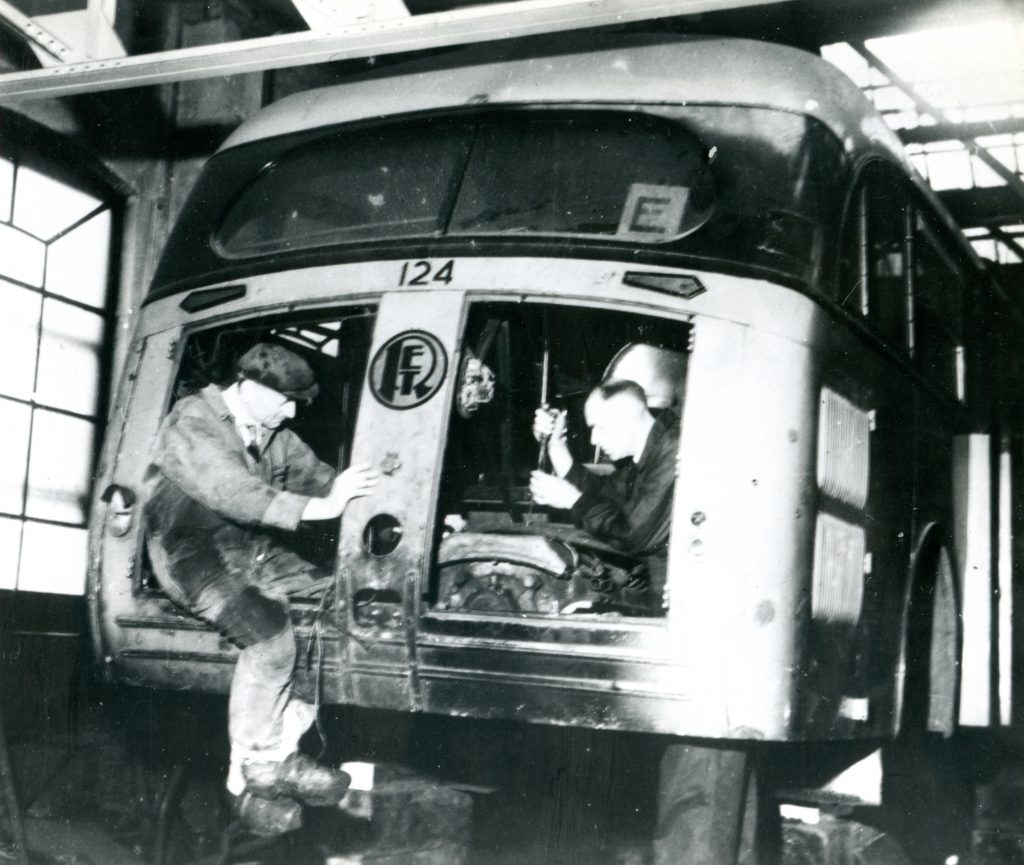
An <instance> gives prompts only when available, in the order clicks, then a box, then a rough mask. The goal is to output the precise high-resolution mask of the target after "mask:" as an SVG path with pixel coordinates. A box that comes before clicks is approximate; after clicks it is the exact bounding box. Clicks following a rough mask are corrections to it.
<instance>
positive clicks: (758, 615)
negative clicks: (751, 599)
mask: <svg viewBox="0 0 1024 865" xmlns="http://www.w3.org/2000/svg"><path fill="white" fill-rule="evenodd" d="M774 619H775V604H773V603H772V602H771V601H761V603H760V604H758V605H757V607H756V608H755V609H754V621H755V622H757V623H758V624H759V625H767V624H769V623H770V622H772V621H774Z"/></svg>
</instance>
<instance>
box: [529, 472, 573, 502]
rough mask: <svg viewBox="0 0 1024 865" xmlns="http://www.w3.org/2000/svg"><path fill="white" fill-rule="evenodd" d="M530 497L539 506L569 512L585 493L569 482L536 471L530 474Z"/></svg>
mask: <svg viewBox="0 0 1024 865" xmlns="http://www.w3.org/2000/svg"><path fill="white" fill-rule="evenodd" d="M530 495H532V496H533V500H534V501H535V502H536V503H537V504H539V505H550V506H551V507H553V508H559V509H560V510H568V509H569V508H571V507H572V506H573V505H574V504H576V501H577V500H578V499H579V497H580V496H581V495H583V493H581V492H580V491H579V490H578V489H576V487H574V486H573V485H572V484H571V483H569V482H568V481H567V480H563V479H562V478H556V477H555V476H554V475H549V474H546V473H545V472H540V471H536V472H532V473H531V474H530Z"/></svg>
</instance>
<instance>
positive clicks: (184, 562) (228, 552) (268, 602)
mask: <svg viewBox="0 0 1024 865" xmlns="http://www.w3.org/2000/svg"><path fill="white" fill-rule="evenodd" d="M236 368H237V379H236V380H235V381H234V382H233V383H232V384H231V385H229V386H228V387H226V388H221V387H219V386H217V385H209V386H207V387H205V388H203V389H202V390H201V391H199V392H198V393H195V394H192V395H191V396H187V397H184V398H182V399H180V400H178V402H176V403H175V405H174V407H173V408H172V409H171V411H170V413H169V414H168V416H167V417H166V418H165V419H164V422H163V424H162V425H161V427H160V431H159V434H158V437H157V443H156V450H155V455H154V457H153V461H152V463H151V464H150V466H149V468H148V470H147V473H146V488H147V493H148V495H147V504H146V520H147V526H148V538H149V552H150V557H151V559H152V561H153V568H154V571H155V572H156V575H157V579H158V580H159V582H160V585H161V587H162V588H163V589H164V590H165V591H166V592H167V594H168V596H169V597H170V598H171V599H172V600H173V601H175V602H176V603H177V604H179V605H180V606H182V607H184V608H185V609H187V610H189V611H190V612H192V613H194V614H195V615H197V616H199V617H200V618H202V619H204V620H206V621H207V622H209V623H211V624H212V625H213V626H214V627H216V628H217V630H218V631H219V632H220V633H221V634H222V635H223V636H224V637H226V638H227V639H229V640H230V641H231V642H233V643H234V644H235V645H236V646H238V647H239V649H240V650H241V651H240V653H239V655H238V663H237V665H236V667H235V672H234V676H233V678H232V681H231V692H230V696H229V700H228V738H229V740H230V744H231V765H230V769H229V771H228V780H227V787H228V792H229V793H230V794H231V796H232V800H233V804H234V806H235V810H236V812H237V814H238V816H239V817H240V818H241V820H242V821H243V823H244V824H245V825H247V826H248V828H249V829H251V830H252V831H254V832H257V833H259V834H263V835H273V834H278V833H281V832H286V831H290V830H292V829H295V828H298V826H299V825H301V822H302V809H301V805H300V801H305V802H306V803H307V804H313V805H335V804H337V802H338V801H340V799H341V798H342V796H343V795H344V793H345V790H346V789H347V786H348V777H347V776H346V775H345V773H344V772H341V771H340V770H334V769H330V768H328V767H325V766H321V765H319V764H317V763H316V762H315V761H313V760H311V759H310V758H308V757H306V756H304V755H302V754H300V753H299V751H298V743H299V739H300V738H301V737H302V734H303V733H304V732H305V731H306V730H307V729H308V728H309V726H310V725H311V724H312V722H313V720H314V716H315V710H314V708H313V706H311V705H310V704H308V703H306V702H304V701H302V700H300V699H298V698H297V697H296V696H293V695H292V693H291V686H292V679H293V676H294V668H295V661H296V646H295V635H294V633H293V631H292V626H291V618H290V616H289V611H288V598H289V597H296V596H302V597H315V596H316V595H317V594H319V593H322V592H323V591H325V590H326V587H327V585H328V584H329V583H330V579H329V578H327V575H326V574H324V573H323V572H321V571H320V570H319V569H318V568H316V566H314V565H313V564H311V563H310V562H307V561H305V560H304V559H303V558H301V557H300V556H299V555H298V554H297V553H295V552H294V551H292V550H290V549H288V548H287V547H285V546H282V545H281V544H280V543H278V542H277V541H276V540H275V539H274V537H273V536H272V531H273V530H278V531H280V530H284V531H295V530H296V529H297V528H298V525H299V523H300V522H302V521H305V520H330V519H334V518H336V517H338V516H340V515H341V513H342V511H344V510H345V507H346V505H347V504H348V502H349V501H350V500H351V499H353V498H356V497H358V496H364V495H367V494H369V493H370V492H371V491H372V490H373V487H374V486H375V485H376V482H377V478H376V475H375V474H374V473H373V472H372V471H371V470H370V469H369V467H368V466H353V467H351V468H349V469H348V470H347V471H345V472H342V473H341V474H340V475H338V474H337V473H336V471H335V470H334V469H333V468H332V467H331V466H329V465H327V464H325V463H323V462H321V461H320V460H319V459H318V458H317V457H316V456H315V455H314V453H313V451H312V450H311V449H310V448H309V447H308V446H307V445H306V444H305V443H304V442H303V441H302V440H301V439H300V438H299V437H298V436H297V435H296V434H295V433H293V432H292V431H291V430H289V429H288V428H287V427H285V426H284V424H285V423H286V422H287V421H288V420H289V419H291V418H293V417H294V416H295V409H296V403H297V402H298V401H302V402H309V401H311V400H312V399H313V398H314V397H315V396H316V394H317V391H318V386H317V384H316V380H315V377H314V375H313V370H312V369H311V368H310V367H309V365H308V364H307V363H306V361H305V360H303V358H301V357H300V356H299V355H298V354H296V353H295V352H293V351H290V350H289V349H287V348H284V347H283V346H281V345H277V344H274V343H258V344H257V345H255V346H253V347H252V348H250V349H249V350H248V351H246V352H245V353H244V354H243V355H242V356H241V357H240V358H239V359H238V361H237V364H236Z"/></svg>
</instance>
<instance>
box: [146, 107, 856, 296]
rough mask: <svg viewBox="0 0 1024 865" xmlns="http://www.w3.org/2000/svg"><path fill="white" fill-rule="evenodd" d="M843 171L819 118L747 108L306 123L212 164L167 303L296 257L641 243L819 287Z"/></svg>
mask: <svg viewBox="0 0 1024 865" xmlns="http://www.w3.org/2000/svg"><path fill="white" fill-rule="evenodd" d="M847 177H848V173H847V171H846V165H845V161H844V157H843V154H842V150H841V148H840V145H839V142H838V141H837V140H836V139H835V137H834V136H832V134H831V133H830V132H829V131H828V130H826V129H825V128H824V127H823V126H821V125H820V124H818V123H817V121H814V120H812V119H810V118H808V117H805V116H803V115H798V114H792V113H789V112H783V111H777V110H772V109H767V108H753V107H749V106H736V105H721V106H719V105H687V106H674V107H664V106H659V107H645V108H644V110H643V111H640V110H635V109H634V110H625V109H623V110H618V111H612V110H608V109H602V110H594V109H591V110H586V109H582V108H566V107H563V106H556V107H543V108H538V107H521V108H515V109H504V110H498V109H480V110H477V111H471V112H464V113H461V114H446V115H438V116H432V117H428V118H417V119H413V120H410V119H399V120H388V121H382V122H380V123H377V124H374V125H373V126H366V125H363V126H360V127H358V128H356V127H352V126H344V127H333V128H329V129H317V130H311V131H305V132H301V133H296V134H294V135H284V136H278V137H276V138H272V139H266V140H263V141H255V142H252V143H250V144H246V145H243V146H240V147H237V148H232V149H229V150H226V151H224V152H223V153H221V154H219V155H217V156H216V157H214V158H213V159H212V160H211V161H210V162H209V163H208V165H207V167H206V168H205V169H204V172H203V174H202V176H201V177H200V179H199V182H198V183H197V185H196V188H195V190H194V192H193V194H192V197H191V198H190V200H189V203H188V206H186V207H185V208H184V209H183V211H182V216H181V218H180V219H179V222H178V224H177V226H176V227H175V230H174V232H173V233H172V235H171V238H170V241H169V242H168V245H167V248H166V250H165V252H164V255H163V257H162V259H161V262H160V266H159V267H158V269H157V274H156V277H155V279H154V285H153V293H154V294H162V293H164V291H165V290H166V289H167V288H170V287H178V286H180V285H181V284H182V283H190V284H192V285H195V284H196V283H197V282H198V281H199V279H200V278H206V279H209V278H212V277H217V278H233V277H237V276H245V275H247V274H252V273H261V272H268V271H274V270H281V269H282V267H283V259H282V256H288V257H289V259H294V260H295V261H296V262H298V261H299V260H301V259H302V258H303V257H305V258H306V259H308V260H314V259H315V260H316V261H318V262H324V261H331V260H341V259H345V258H348V257H350V256H352V255H353V254H356V250H359V249H365V248H366V247H367V245H368V244H374V245H375V248H378V249H383V248H384V247H385V246H387V245H388V244H392V245H395V246H396V247H397V248H400V249H401V250H402V253H401V254H403V255H407V254H408V249H409V242H410V241H416V242H427V243H430V244H432V245H435V244H436V245H443V244H449V243H450V242H452V241H455V242H456V243H459V244H468V250H469V251H470V254H495V253H496V252H501V254H508V251H509V247H510V245H522V244H528V245H529V247H530V250H529V252H528V253H526V254H551V253H557V254H566V253H567V252H572V253H573V254H580V255H593V254H600V255H602V256H606V255H609V254H612V255H615V254H616V253H615V252H614V249H615V248H618V249H619V250H620V252H619V253H618V254H620V255H631V254H632V253H631V251H632V250H636V249H644V250H646V251H647V254H653V253H654V252H658V253H665V254H681V255H685V256H688V257H696V258H700V259H702V260H705V261H707V262H708V266H709V267H712V268H714V269H720V268H728V267H732V268H733V269H736V268H737V267H739V268H742V267H744V266H754V267H758V268H762V269H764V268H767V269H770V270H772V271H773V272H776V273H779V274H780V275H782V276H786V277H792V278H796V279H799V280H801V281H805V282H812V281H813V280H814V279H815V278H816V277H817V276H818V275H819V274H821V273H824V272H828V268H827V265H828V262H826V261H823V255H824V254H825V253H826V251H827V249H828V247H827V245H826V244H825V243H824V238H827V237H830V236H834V235H835V233H836V231H838V218H839V214H840V212H841V210H842V203H843V198H842V193H843V190H844V189H845V188H846V185H847ZM524 249H525V247H524ZM598 250H600V252H598ZM360 254H361V255H364V254H365V253H360ZM430 254H435V253H434V252H431V253H430ZM293 266H294V265H293ZM687 266H693V265H692V264H688V265H687Z"/></svg>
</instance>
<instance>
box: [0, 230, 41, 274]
mask: <svg viewBox="0 0 1024 865" xmlns="http://www.w3.org/2000/svg"><path fill="white" fill-rule="evenodd" d="M0 249H2V250H3V251H4V254H3V255H0V276H6V277H9V278H10V279H16V280H18V282H24V283H26V284H27V285H32V286H35V287H37V288H42V287H43V267H44V265H45V262H46V245H45V244H43V243H42V242H41V241H38V240H36V239H35V238H34V237H29V236H28V235H27V234H25V233H24V232H23V231H17V230H15V229H13V228H10V227H9V226H7V225H4V224H3V223H0Z"/></svg>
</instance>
